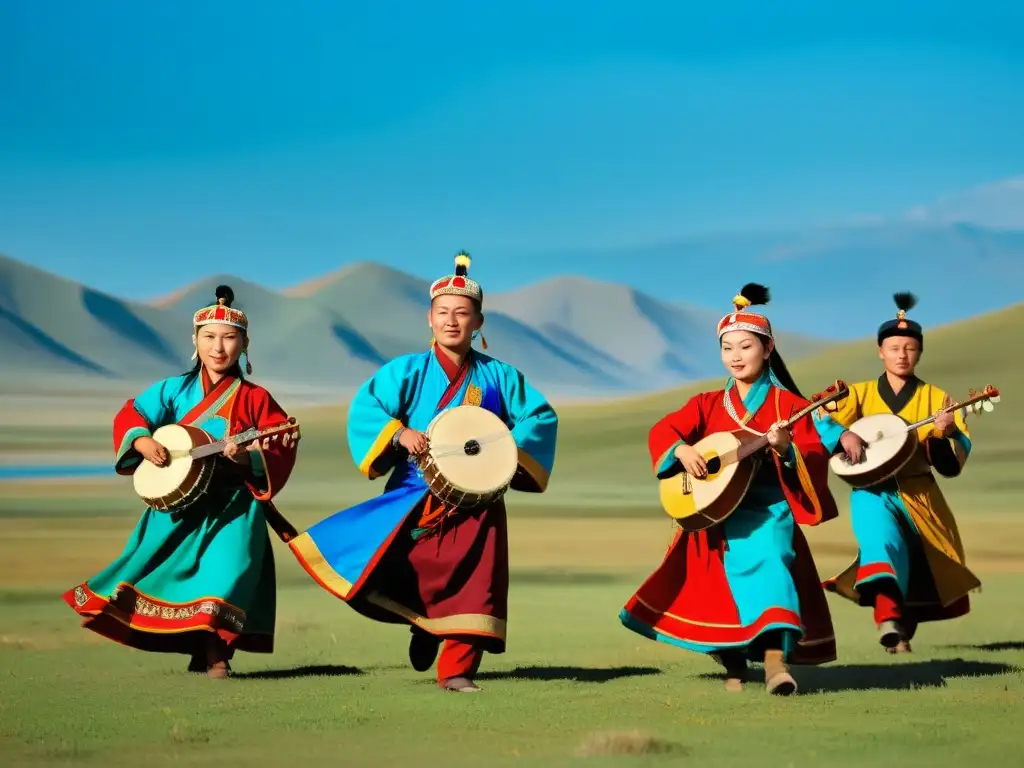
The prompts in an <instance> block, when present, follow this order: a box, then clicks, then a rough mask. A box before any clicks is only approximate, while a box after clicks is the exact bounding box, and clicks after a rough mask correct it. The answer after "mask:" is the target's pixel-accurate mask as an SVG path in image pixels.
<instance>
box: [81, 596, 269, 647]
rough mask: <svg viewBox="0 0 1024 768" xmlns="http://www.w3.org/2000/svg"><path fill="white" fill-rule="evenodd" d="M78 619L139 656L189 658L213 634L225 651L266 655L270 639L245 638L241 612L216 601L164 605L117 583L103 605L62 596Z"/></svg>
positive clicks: (262, 636) (260, 636) (87, 598)
mask: <svg viewBox="0 0 1024 768" xmlns="http://www.w3.org/2000/svg"><path fill="white" fill-rule="evenodd" d="M62 597H63V599H64V602H65V603H67V604H68V606H69V607H70V608H71V609H72V610H74V611H75V612H76V613H77V614H78V615H79V616H81V617H83V621H82V626H83V627H84V628H86V629H90V630H92V631H93V632H96V633H97V634H99V635H102V636H103V637H106V638H107V639H109V640H113V641H114V642H117V643H121V644H122V645H127V646H129V647H132V648H137V649H139V650H143V651H154V652H158V653H186V654H191V653H194V652H195V651H197V650H198V649H199V648H201V647H202V646H201V643H202V642H203V640H202V637H201V636H202V635H204V634H205V633H208V632H213V633H216V634H217V635H219V636H220V637H221V639H223V640H224V642H225V643H226V644H227V645H228V647H229V648H233V649H236V650H240V651H248V652H250V653H272V652H273V649H274V635H273V634H253V633H245V632H244V626H245V611H243V610H242V609H241V608H237V607H236V606H233V605H230V604H229V603H226V602H224V601H223V600H218V599H216V598H210V597H207V598H201V599H199V600H196V601H193V602H190V603H168V602H165V601H162V600H157V599H156V598H153V597H150V596H148V595H145V594H143V593H141V592H139V591H138V590H137V589H135V587H133V586H132V585H130V584H127V583H124V582H122V583H121V584H119V585H118V587H117V589H116V590H115V591H114V593H113V594H112V595H111V597H110V599H107V598H105V597H103V596H101V595H98V594H96V593H95V592H93V591H92V590H91V589H90V588H89V587H88V585H87V584H84V583H83V584H79V585H78V586H77V587H74V588H73V589H70V590H68V591H67V592H65V593H64V595H63V596H62Z"/></svg>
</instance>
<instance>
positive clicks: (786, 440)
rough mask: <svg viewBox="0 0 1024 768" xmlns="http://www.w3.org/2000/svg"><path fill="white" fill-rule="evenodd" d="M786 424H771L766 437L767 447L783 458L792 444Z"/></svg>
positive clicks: (780, 422) (781, 422) (779, 422)
mask: <svg viewBox="0 0 1024 768" xmlns="http://www.w3.org/2000/svg"><path fill="white" fill-rule="evenodd" d="M785 424H786V422H784V421H778V422H776V423H775V424H772V427H771V429H769V430H768V434H767V435H766V437H767V438H768V445H770V446H771V447H772V450H773V451H775V452H776V453H777V454H778V455H779V456H785V455H786V451H788V450H789V446H790V445H791V443H792V442H793V437H792V435H790V433H789V430H788V429H786V426H785Z"/></svg>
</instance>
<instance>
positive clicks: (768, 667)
mask: <svg viewBox="0 0 1024 768" xmlns="http://www.w3.org/2000/svg"><path fill="white" fill-rule="evenodd" d="M783 659H784V656H783V653H782V651H777V650H773V651H765V654H764V684H765V687H766V688H767V689H768V693H770V694H772V695H774V696H789V695H790V694H792V693H796V680H794V679H793V676H792V675H791V674H789V667H787V666H786V662H785V661H784V660H783Z"/></svg>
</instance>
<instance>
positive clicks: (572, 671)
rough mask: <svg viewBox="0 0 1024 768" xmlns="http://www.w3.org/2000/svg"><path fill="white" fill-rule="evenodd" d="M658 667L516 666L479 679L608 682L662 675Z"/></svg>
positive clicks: (477, 677) (485, 673)
mask: <svg viewBox="0 0 1024 768" xmlns="http://www.w3.org/2000/svg"><path fill="white" fill-rule="evenodd" d="M660 674H661V670H660V669H658V668H657V667H516V668H515V669H511V670H507V671H501V672H481V673H480V674H479V675H477V676H476V679H477V680H541V681H549V682H550V681H554V680H574V681H576V682H579V683H608V682H611V681H612V680H620V679H622V678H626V677H646V676H648V675H660Z"/></svg>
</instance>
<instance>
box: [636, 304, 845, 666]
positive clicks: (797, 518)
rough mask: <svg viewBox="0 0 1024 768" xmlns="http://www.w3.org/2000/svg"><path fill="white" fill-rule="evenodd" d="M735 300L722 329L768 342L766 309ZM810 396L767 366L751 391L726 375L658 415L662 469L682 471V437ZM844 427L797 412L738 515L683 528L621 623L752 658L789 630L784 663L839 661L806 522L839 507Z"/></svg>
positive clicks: (787, 408)
mask: <svg viewBox="0 0 1024 768" xmlns="http://www.w3.org/2000/svg"><path fill="white" fill-rule="evenodd" d="M762 290H764V292H765V300H764V301H762V302H761V303H765V301H766V300H767V291H766V289H762ZM745 292H746V291H745ZM734 303H735V307H734V310H735V311H734V312H732V313H730V314H729V315H726V316H725V317H724V318H722V321H721V322H720V323H719V328H718V334H719V338H721V337H722V336H723V335H725V334H727V333H730V332H732V331H748V332H750V333H754V334H757V335H758V336H760V337H761V338H763V339H764V340H765V342H766V343H767V340H768V339H770V338H771V325H770V324H769V323H768V320H767V318H765V317H763V316H762V315H758V314H755V313H753V312H749V311H748V310H747V307H748V306H749V305H750V303H751V302H750V301H749V300H748V299H747V298H745V296H744V295H741V296H738V297H736V299H734ZM787 377H788V374H787ZM808 404H809V401H807V400H805V399H804V398H803V397H801V396H799V395H797V394H794V393H793V392H791V391H789V389H787V388H786V387H785V386H784V385H783V384H782V382H781V381H780V380H779V378H778V377H777V376H776V373H775V371H773V370H772V368H771V367H770V364H766V366H765V369H764V371H763V373H762V375H761V376H760V378H759V379H758V380H757V381H756V382H754V383H752V385H751V386H750V389H749V391H748V392H747V394H746V396H745V397H741V396H740V394H739V392H738V391H737V387H736V382H735V381H734V380H733V379H732V378H730V379H729V380H728V381H727V383H726V386H725V388H724V389H723V390H718V391H715V392H705V393H703V394H700V395H697V396H695V397H693V398H691V399H690V400H689V401H687V402H686V403H685V404H684V405H683V407H682V408H681V409H680V410H678V411H676V412H675V413H671V414H669V415H668V416H666V417H665V418H663V419H662V420H661V421H659V422H658V423H657V424H655V425H654V427H653V428H652V429H651V432H650V436H649V450H650V455H651V461H652V466H653V469H654V473H655V475H656V476H657V477H659V478H667V477H671V476H673V475H677V474H679V473H681V472H683V467H682V464H681V462H680V461H679V459H678V458H677V457H676V450H677V449H678V448H679V447H680V446H681V445H684V444H685V445H691V446H692V445H693V444H694V443H696V442H697V441H699V440H701V439H702V438H704V437H706V436H708V435H710V434H712V433H715V432H731V431H735V430H749V431H752V432H754V433H756V434H765V433H766V432H768V430H769V429H770V428H771V426H772V424H774V423H777V422H780V421H783V420H785V419H788V418H789V417H790V416H791V415H792V414H794V413H796V412H797V411H799V410H801V409H803V408H805V407H806V406H807V405H808ZM843 431H844V430H843V429H842V427H840V426H839V425H838V424H836V423H835V422H834V421H832V420H831V419H830V418H829V417H828V416H827V415H825V414H823V413H819V414H817V415H816V416H815V417H814V418H813V419H812V418H810V417H808V418H805V419H803V420H801V421H798V422H796V423H795V424H794V425H793V427H792V442H791V444H790V447H789V450H788V451H787V453H786V455H785V456H779V455H777V454H776V453H775V452H774V451H772V452H770V455H771V456H772V459H770V460H767V461H765V462H763V463H762V464H761V468H760V470H759V472H758V474H757V475H756V476H755V477H754V480H753V482H752V484H751V487H750V490H749V491H748V492H747V494H746V495H745V496H744V498H743V500H742V502H741V503H740V505H739V507H738V508H737V509H736V510H735V511H734V512H733V513H732V515H731V516H730V517H728V518H727V519H726V520H725V521H724V522H722V523H720V524H718V525H715V526H714V527H711V528H708V529H706V530H700V531H695V532H687V531H684V530H683V529H681V528H680V529H679V530H678V531H677V532H676V535H675V538H674V540H673V541H672V544H671V545H670V547H669V550H668V553H667V554H666V555H665V558H664V560H663V562H662V563H661V565H660V566H659V567H658V569H657V570H656V571H655V572H654V574H653V575H651V577H650V578H648V579H647V581H646V582H645V583H644V584H643V585H642V586H641V587H640V589H639V590H638V591H637V592H636V594H635V595H634V596H633V597H632V598H631V599H630V600H629V601H628V602H627V604H626V606H625V608H624V609H623V610H622V612H621V614H620V619H621V621H622V623H623V624H624V625H625V626H626V627H627V628H629V629H631V630H633V631H635V632H637V633H639V634H641V635H643V636H645V637H648V638H650V639H652V640H657V641H660V642H664V643H669V644H672V645H676V646H679V647H681V648H686V649H689V650H692V651H697V652H700V653H707V654H723V653H726V652H732V653H737V652H738V653H740V654H743V655H744V656H745V657H746V658H747V659H749V660H752V661H760V660H762V659H763V658H764V656H765V652H766V648H765V646H764V644H763V640H762V639H763V638H766V637H767V636H768V635H769V633H773V634H774V635H775V637H778V636H779V634H780V633H781V637H782V648H781V650H782V651H784V652H785V655H786V657H787V658H788V661H790V662H792V663H795V664H821V663H825V662H829V661H832V660H834V659H835V658H836V644H835V637H834V633H833V629H832V619H831V616H830V613H829V608H828V604H827V602H826V600H825V594H824V592H823V591H822V589H821V582H820V579H819V577H818V574H817V569H816V567H815V564H814V560H813V559H812V557H811V552H810V549H809V548H808V546H807V542H806V540H805V539H804V536H803V534H802V532H801V530H800V528H799V524H804V525H818V524H819V523H822V522H825V521H828V520H831V519H832V518H834V517H836V515H837V514H838V513H837V510H836V506H835V501H834V499H833V498H832V495H831V493H830V492H829V489H828V485H827V475H828V459H829V456H830V455H831V454H832V452H833V451H834V450H835V449H836V447H837V445H838V443H839V438H840V436H841V435H842V433H843Z"/></svg>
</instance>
